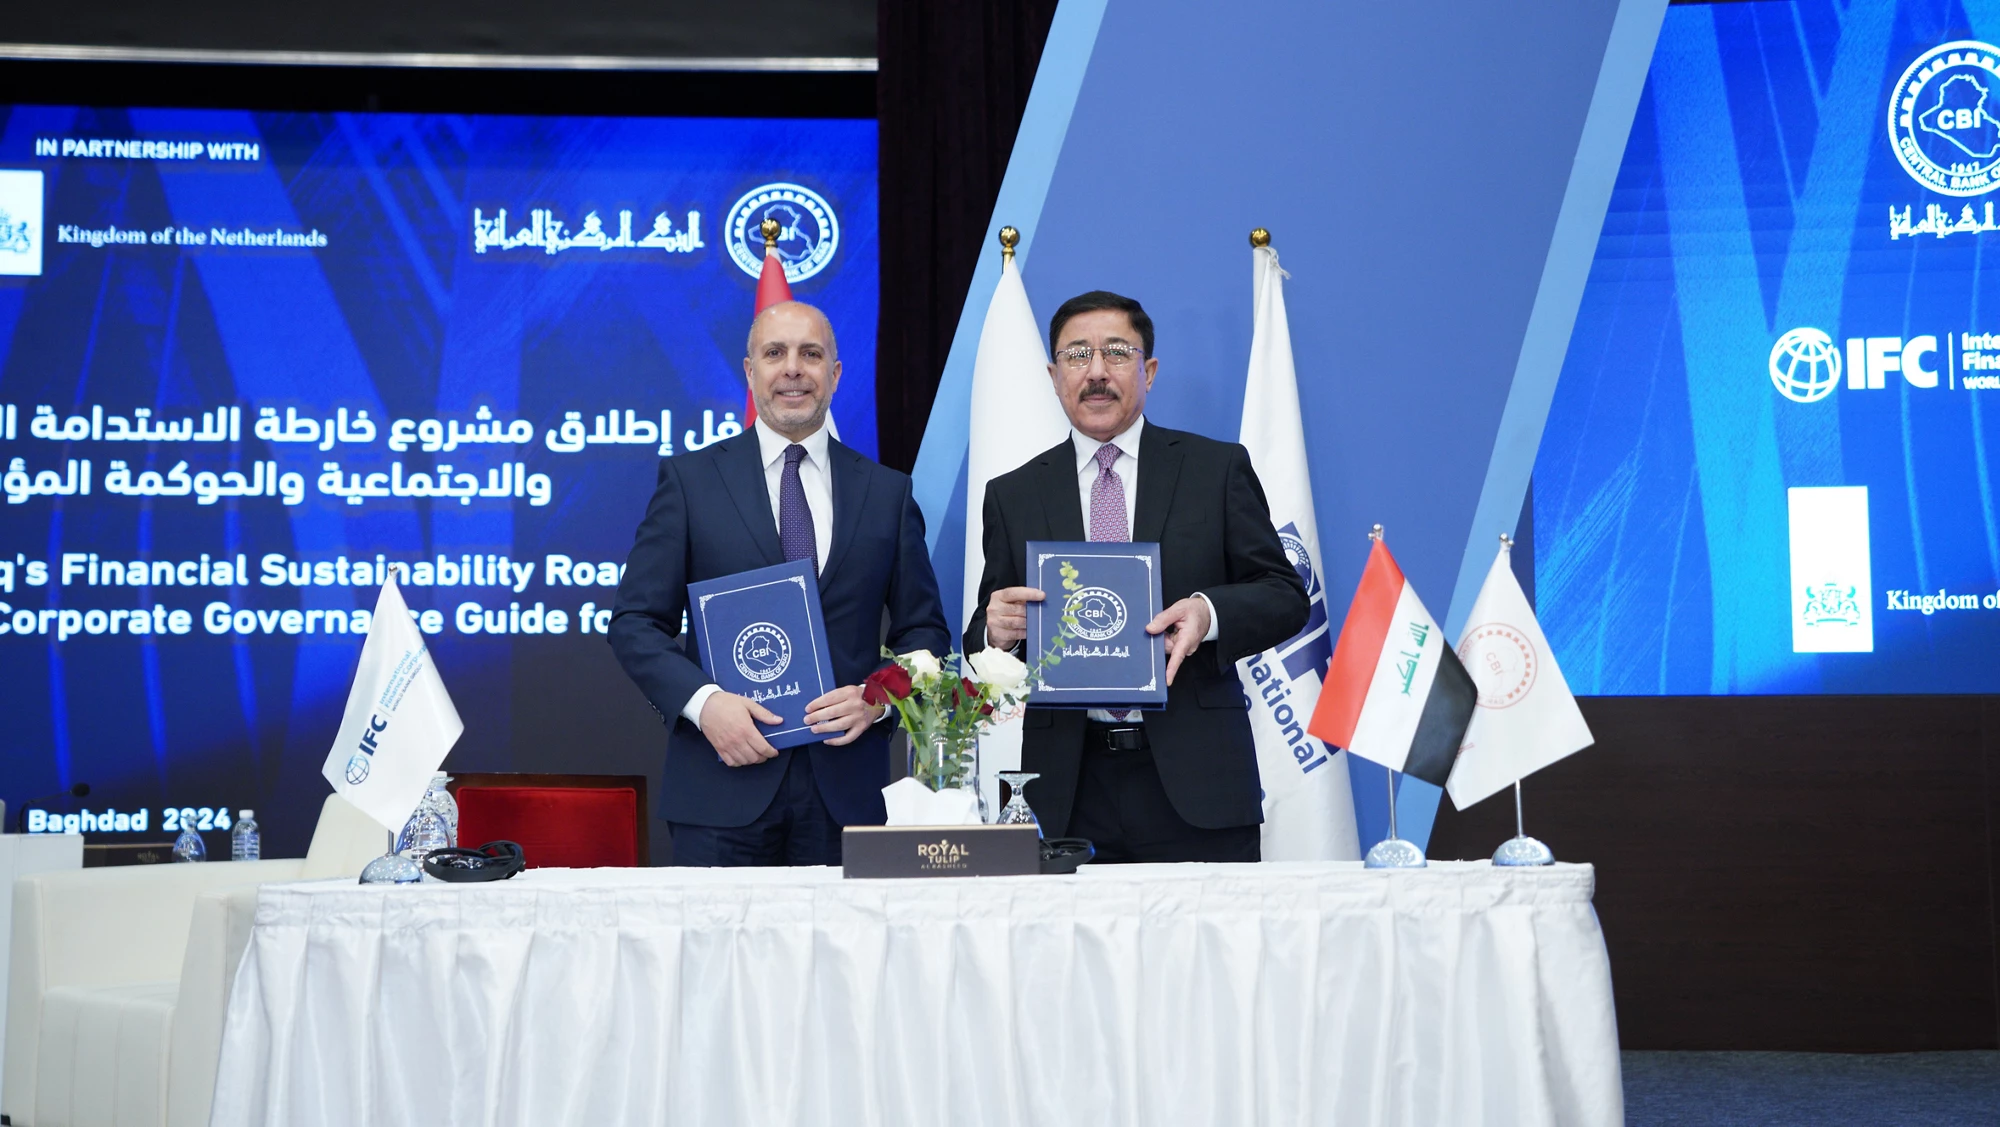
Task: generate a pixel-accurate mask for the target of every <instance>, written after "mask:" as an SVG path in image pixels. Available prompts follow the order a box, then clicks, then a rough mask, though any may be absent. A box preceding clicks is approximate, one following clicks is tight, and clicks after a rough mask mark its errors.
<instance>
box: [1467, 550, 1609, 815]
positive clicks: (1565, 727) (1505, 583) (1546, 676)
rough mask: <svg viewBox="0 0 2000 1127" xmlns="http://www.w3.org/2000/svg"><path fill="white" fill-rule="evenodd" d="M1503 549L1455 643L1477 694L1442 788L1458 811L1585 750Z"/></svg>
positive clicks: (1584, 728) (1586, 731)
mask: <svg viewBox="0 0 2000 1127" xmlns="http://www.w3.org/2000/svg"><path fill="white" fill-rule="evenodd" d="M1510 548H1511V545H1510V544H1508V543H1507V542H1506V541H1505V539H1504V538H1503V540H1502V542H1501V545H1500V554H1499V555H1498V556H1497V557H1495V558H1494V560H1493V568H1492V570H1490V571H1488V572H1487V573H1486V583H1485V585H1483V586H1482V587H1480V588H1479V598H1478V599H1476V600H1474V602H1473V604H1472V614H1471V616H1470V617H1468V618H1467V619H1466V624H1467V625H1466V627H1465V631H1464V632H1463V633H1462V634H1460V635H1459V639H1458V657H1459V660H1460V661H1461V662H1463V663H1464V664H1465V671H1466V673H1468V674H1470V675H1471V677H1472V684H1473V686H1474V687H1475V688H1476V689H1478V691H1479V706H1478V707H1477V708H1475V709H1473V713H1472V726H1471V727H1469V728H1467V729H1466V732H1465V742H1464V743H1463V744H1462V745H1461V746H1460V747H1459V750H1458V762H1457V763H1455V764H1453V765H1452V769H1451V778H1450V779H1449V780H1447V781H1446V783H1445V790H1446V791H1448V792H1450V794H1451V801H1452V805H1454V806H1456V807H1458V808H1459V809H1460V810H1463V809H1465V808H1466V807H1468V806H1470V805H1472V804H1473V803H1475V802H1478V801H1479V800H1480V799H1482V798H1486V797H1488V796H1490V795H1492V794H1494V793H1495V792H1497V791H1499V790H1500V789H1501V788H1503V787H1505V786H1507V785H1508V784H1509V783H1512V782H1514V781H1515V780H1516V779H1521V778H1525V777H1527V776H1528V775H1531V774H1533V773H1535V772H1536V771H1539V770H1541V769H1542V768H1544V767H1547V766H1548V765H1549V764H1551V763H1554V762H1555V761H1556V760H1558V759H1561V758H1563V757H1565V756H1567V755H1571V754H1574V753H1575V752H1579V751H1582V750H1583V749H1584V748H1586V747H1589V746H1590V745H1591V742H1592V738H1591V735H1590V726H1589V725H1588V724H1585V723H1584V722H1583V712H1582V710H1581V709H1579V708H1577V706H1576V698H1575V697H1574V696H1571V695H1570V691H1569V682H1568V681H1566V680H1564V679H1563V674H1562V670H1561V669H1560V668H1558V667H1557V666H1556V655H1555V654H1554V653H1552V652H1550V650H1549V640H1548V639H1547V638H1545V637H1543V636H1542V627H1541V623H1539V622H1537V621H1536V620H1535V610H1534V608H1533V607H1531V606H1529V605H1528V596H1527V593H1526V592H1524V591H1522V590H1521V582H1520V580H1518V579H1515V578H1514V568H1513V561H1512V553H1511V551H1510Z"/></svg>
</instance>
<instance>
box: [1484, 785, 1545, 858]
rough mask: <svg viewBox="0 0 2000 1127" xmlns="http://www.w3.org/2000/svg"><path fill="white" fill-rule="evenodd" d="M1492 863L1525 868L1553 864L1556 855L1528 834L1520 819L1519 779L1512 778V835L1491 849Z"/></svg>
mask: <svg viewBox="0 0 2000 1127" xmlns="http://www.w3.org/2000/svg"><path fill="white" fill-rule="evenodd" d="M1493 863H1494V864H1495V865H1500V866H1504V867H1506V868H1510V869H1514V868H1526V867H1531V866H1535V865H1553V864H1555V863H1556V855H1555V854H1554V853H1551V852H1549V847H1548V846H1546V845H1543V844H1542V843H1541V842H1539V841H1536V840H1535V839H1534V838H1532V837H1529V836H1528V830H1527V826H1526V825H1525V824H1524V823H1523V822H1522V821H1521V780H1519V779H1515V780H1514V836H1513V837H1511V838H1509V839H1508V840H1506V841H1503V842H1501V843H1500V848H1498V849H1496V850H1494V851H1493Z"/></svg>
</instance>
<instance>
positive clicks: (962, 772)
mask: <svg viewBox="0 0 2000 1127" xmlns="http://www.w3.org/2000/svg"><path fill="white" fill-rule="evenodd" d="M910 777H911V778H913V779H915V780H917V781H918V782H920V783H922V784H923V785H925V786H927V787H929V788H930V789H932V790H934V791H943V790H950V789H952V788H954V787H956V788H960V789H964V790H969V791H971V792H972V795H973V798H974V801H975V802H976V804H977V806H978V809H979V820H980V821H981V822H982V823H983V822H990V821H992V818H991V817H990V816H989V815H988V813H987V808H986V795H985V794H984V793H983V792H982V791H981V790H980V788H979V738H978V737H977V736H973V737H969V738H967V739H964V740H954V739H951V738H949V737H946V736H929V737H921V738H920V737H915V736H913V737H911V738H910Z"/></svg>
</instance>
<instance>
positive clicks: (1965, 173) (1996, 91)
mask: <svg viewBox="0 0 2000 1127" xmlns="http://www.w3.org/2000/svg"><path fill="white" fill-rule="evenodd" d="M1889 146H1890V148H1892V149H1894V150H1895V152H1896V160H1897V161H1898V162H1900V163H1901V164H1902V166H1903V170H1904V171H1905V172H1908V173H1909V174H1910V175H1911V176H1912V177H1913V178H1915V180H1916V181H1917V183H1919V184H1922V185H1923V186H1924V187H1926V188H1929V189H1931V190H1932V191H1934V192H1942V193H1944V194H1945V195H1948V196H1978V195H1984V194H1985V193H1987V192H1990V191H1992V190H1993V189H1994V188H1995V187H2000V48H1995V47H1993V46H1991V45H1989V44H1986V43H1980V42H1977V41H1974V40H1970V39H1961V40H1958V41H1956V42H1953V43H1946V44H1944V45H1943V46H1941V47H1933V48H1931V49H1930V50H1928V51H1926V52H1924V53H1923V54H1922V55H1920V56H1918V58H1917V61H1916V62H1913V63H1911V64H1910V69H1908V70H1906V71H1904V72H1903V77H1902V79H1901V80H1900V81H1898V82H1897V83H1896V89H1895V91H1894V93H1892V94H1891V95H1890V96H1889Z"/></svg>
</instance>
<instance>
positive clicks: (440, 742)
mask: <svg viewBox="0 0 2000 1127" xmlns="http://www.w3.org/2000/svg"><path fill="white" fill-rule="evenodd" d="M464 731H465V725H464V724H463V723H461V722H460V721H459V719H458V709H456V708H454V707H452V703H451V695H450V694H449V693H446V692H445V691H444V681H443V680H442V679H441V678H439V677H438V671H437V666H436V665H435V664H433V663H432V662H431V655H430V650H429V649H428V648H427V647H426V646H425V645H424V635H423V632H422V631H420V630H418V629H417V624H416V622H414V621H413V620H412V619H411V618H410V611H409V608H408V607H406V606H405V605H404V604H403V593H402V591H400V590H398V589H397V587H396V581H395V580H394V579H393V578H392V579H390V580H389V581H388V582H387V583H384V584H382V594H381V595H380V596H378V597H377V598H376V600H375V616H374V618H373V619H371V620H370V621H369V623H368V641H367V642H365V643H363V644H362V647H361V663H360V665H359V666H358V667H357V668H356V669H355V671H354V687H353V688H351V689H349V690H348V691H347V712H346V713H345V714H344V715H343V716H342V717H341V720H340V734H339V735H338V736H336V737H334V741H333V750H331V751H329V752H327V755H326V765H325V766H324V767H322V768H320V774H322V775H325V776H326V781H327V782H329V783H332V784H333V789H334V790H335V791H336V792H337V793H339V794H340V795H341V796H342V797H344V798H346V799H347V801H349V802H352V803H353V804H354V805H355V807H356V808H357V809H359V810H360V811H361V812H362V813H364V814H366V815H368V816H369V817H371V818H373V819H375V820H376V821H378V822H380V823H382V825H383V826H384V827H386V828H387V829H388V830H389V831H390V832H391V833H394V832H395V831H397V830H400V829H402V828H403V823H404V822H407V821H409V818H410V812H411V811H413V810H415V809H416V808H417V803H418V802H419V801H420V800H421V799H422V798H423V797H424V788H425V787H427V786H429V785H430V781H431V776H432V775H433V774H435V773H436V772H437V769H438V765H439V764H441V763H443V762H444V757H445V753H446V752H448V751H450V750H451V745H453V744H455V743H457V742H458V737H459V735H460V734H461V733H463V732H464Z"/></svg>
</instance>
